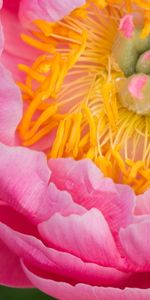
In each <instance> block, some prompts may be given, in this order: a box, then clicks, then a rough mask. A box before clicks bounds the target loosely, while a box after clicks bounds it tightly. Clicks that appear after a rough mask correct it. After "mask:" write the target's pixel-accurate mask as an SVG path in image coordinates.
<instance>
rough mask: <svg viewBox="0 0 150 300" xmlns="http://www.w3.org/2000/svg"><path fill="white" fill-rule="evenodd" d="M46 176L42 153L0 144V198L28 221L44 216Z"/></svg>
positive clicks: (46, 168)
mask: <svg viewBox="0 0 150 300" xmlns="http://www.w3.org/2000/svg"><path fill="white" fill-rule="evenodd" d="M49 178H50V173H49V170H48V167H47V163H46V158H45V156H44V154H42V153H39V152H34V151H31V150H29V149H26V148H21V147H7V146H5V145H2V144H0V198H1V199H2V200H3V201H5V202H6V203H7V204H9V205H10V206H12V207H13V208H14V209H15V210H17V211H18V212H21V213H23V214H25V215H26V216H27V217H28V218H30V219H31V220H32V221H35V222H37V221H38V220H41V219H45V218H46V217H48V211H49V203H48V197H49V195H48V181H49Z"/></svg>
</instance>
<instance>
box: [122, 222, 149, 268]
mask: <svg viewBox="0 0 150 300" xmlns="http://www.w3.org/2000/svg"><path fill="white" fill-rule="evenodd" d="M149 233H150V218H148V219H147V220H145V221H143V222H140V223H137V224H131V225H129V226H128V227H127V228H122V229H121V230H120V240H121V244H122V247H123V249H124V252H125V255H126V257H127V259H129V260H130V261H132V262H133V263H134V264H135V266H136V269H137V270H140V271H141V270H142V271H147V270H148V271H150V234H149Z"/></svg>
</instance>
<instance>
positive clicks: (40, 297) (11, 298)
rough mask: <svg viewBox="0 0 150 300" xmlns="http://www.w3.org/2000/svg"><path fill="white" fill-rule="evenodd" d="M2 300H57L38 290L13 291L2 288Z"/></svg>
mask: <svg viewBox="0 0 150 300" xmlns="http://www.w3.org/2000/svg"><path fill="white" fill-rule="evenodd" d="M0 300H55V299H54V298H52V297H50V296H48V295H45V294H43V293H42V292H40V291H38V290H36V289H12V288H7V287H4V286H0Z"/></svg>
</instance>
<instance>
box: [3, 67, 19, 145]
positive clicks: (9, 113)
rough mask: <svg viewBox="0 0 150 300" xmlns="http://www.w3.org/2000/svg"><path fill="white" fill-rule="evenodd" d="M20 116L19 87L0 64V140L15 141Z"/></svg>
mask: <svg viewBox="0 0 150 300" xmlns="http://www.w3.org/2000/svg"><path fill="white" fill-rule="evenodd" d="M21 116H22V100H21V93H20V90H19V88H18V87H17V86H16V84H15V83H14V81H13V79H12V76H11V74H10V73H9V72H8V71H7V70H6V69H5V68H4V67H3V66H2V65H0V142H3V143H6V144H10V145H12V144H14V143H15V133H16V127H17V125H18V123H19V122H20V120H21Z"/></svg>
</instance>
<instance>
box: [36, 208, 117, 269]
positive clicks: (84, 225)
mask: <svg viewBox="0 0 150 300" xmlns="http://www.w3.org/2000/svg"><path fill="white" fill-rule="evenodd" d="M38 228H39V231H40V233H41V235H42V236H43V237H44V238H45V240H46V241H47V243H49V245H50V246H51V245H53V246H54V247H55V248H56V249H60V250H63V251H67V252H69V253H72V254H74V255H76V256H78V257H79V258H81V259H82V260H83V261H87V262H93V263H98V264H101V265H104V266H116V265H119V264H120V263H121V258H120V256H119V253H118V251H117V248H116V246H115V243H114V240H113V237H112V235H111V232H110V229H109V227H108V225H107V223H106V220H105V219H104V217H103V215H102V214H101V213H100V212H99V211H98V210H97V209H94V208H93V209H91V210H90V211H88V212H87V213H85V214H84V215H82V216H79V215H70V216H68V217H63V216H61V215H60V214H55V215H54V216H53V217H51V218H50V219H49V220H48V221H46V222H44V223H42V224H39V225H38Z"/></svg>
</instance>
